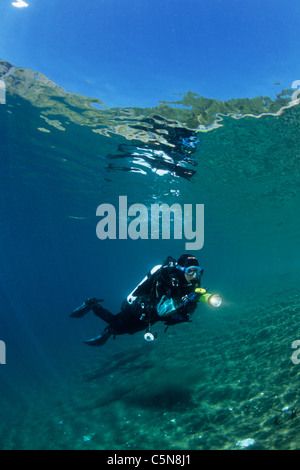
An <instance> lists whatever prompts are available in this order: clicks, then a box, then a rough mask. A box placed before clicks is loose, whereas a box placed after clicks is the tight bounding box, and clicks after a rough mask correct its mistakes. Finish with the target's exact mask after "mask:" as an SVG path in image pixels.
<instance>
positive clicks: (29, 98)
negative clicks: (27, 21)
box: [0, 63, 300, 450]
mask: <svg viewBox="0 0 300 470" xmlns="http://www.w3.org/2000/svg"><path fill="white" fill-rule="evenodd" d="M7 70H8V71H9V70H10V71H11V72H12V74H11V75H10V77H12V78H8V79H7V83H8V85H9V86H8V90H7V96H6V104H5V105H4V104H3V105H1V106H0V128H1V141H0V153H1V158H0V167H1V171H0V180H1V181H0V187H1V191H0V224H1V230H0V243H1V251H0V265H1V270H0V301H1V317H0V339H1V340H2V341H4V342H5V345H6V364H3V365H0V374H1V389H0V394H1V406H0V417H1V419H0V447H1V448H2V449H124V450H128V449H150V450H151V449H190V450H192V449H199V450H200V449H240V448H246V447H251V448H253V449H298V448H299V445H300V421H299V420H300V417H299V416H300V411H299V378H300V364H295V363H294V362H293V361H292V360H291V357H292V353H293V349H292V343H293V342H294V341H295V340H299V339H300V332H299V298H300V294H299V240H300V218H299V215H300V214H299V207H300V197H299V182H300V181H299V173H300V166H299V154H300V143H299V130H300V108H299V106H298V105H296V106H290V107H289V106H287V105H288V103H289V99H290V98H288V99H286V101H280V100H279V102H274V103H268V102H267V101H266V100H262V99H260V100H258V101H254V102H252V103H250V104H249V103H248V102H247V106H249V109H248V108H247V106H246V104H245V103H244V102H243V101H240V102H238V100H237V102H234V103H229V104H228V103H227V104H226V103H220V102H219V103H218V105H216V103H214V102H213V101H212V100H208V101H209V102H206V101H205V100H204V101H203V100H202V98H201V97H200V98H199V97H197V96H194V95H193V94H191V95H188V96H187V97H186V98H185V100H186V101H183V103H175V104H174V103H171V104H168V105H167V104H165V105H161V106H160V107H157V108H156V109H150V108H145V109H140V108H136V109H134V108H133V109H130V108H128V109H127V108H112V109H109V110H107V109H105V106H102V105H101V103H99V102H96V101H95V100H94V102H91V101H90V99H88V98H84V97H78V95H69V94H67V93H65V92H64V91H63V90H62V89H60V87H59V86H58V85H55V84H53V83H52V82H50V81H47V80H46V79H45V78H44V77H43V76H39V74H38V73H33V72H31V71H28V70H26V69H21V70H17V71H16V70H15V71H14V70H13V69H11V68H9V67H8V65H7V64H5V63H2V72H3V74H5V73H7V72H6V71H7ZM18 74H21V75H22V81H19V80H18V76H19V75H18ZM9 80H11V81H9ZM26 80H27V82H26ZM23 83H25V84H26V86H24V87H23V88H22V86H23V85H22V84H23ZM28 83H30V84H31V86H27V85H28ZM270 107H271V108H270ZM281 107H286V109H283V110H282V112H280V109H281ZM218 112H220V113H222V116H221V119H217V120H216V114H217V113H218ZM251 114H252V115H251ZM260 114H262V115H261V116H260V118H256V117H257V116H258V115H260ZM272 114H273V115H272ZM199 115H201V116H202V117H201V119H202V120H200V121H199V120H198V121H197V118H196V116H199ZM255 116H256V117H255ZM233 117H234V118H233ZM219 118H220V116H219ZM216 123H217V125H216ZM120 195H126V196H127V198H128V204H133V203H142V204H144V205H146V206H147V207H149V205H150V204H152V203H154V202H156V203H157V202H159V203H162V202H165V203H167V204H169V205H171V204H173V203H179V204H182V205H183V204H193V205H195V204H204V206H205V241H204V247H203V248H202V249H201V250H199V251H195V252H193V253H194V254H195V255H196V256H197V257H198V259H199V261H200V264H201V266H203V267H204V278H203V285H204V286H207V287H209V288H210V290H211V291H215V292H219V293H220V294H221V296H222V297H223V304H222V306H221V307H220V308H219V309H218V310H212V309H210V308H209V307H208V306H206V305H201V306H200V305H199V307H198V308H197V311H196V312H195V314H194V315H193V322H192V323H187V324H183V325H176V326H173V327H170V328H169V329H168V330H167V331H164V326H163V325H157V326H156V325H155V327H156V328H154V329H155V330H156V331H157V333H158V336H157V339H156V340H155V341H154V342H153V343H147V342H146V341H144V338H143V334H142V333H137V334H135V335H133V336H127V335H126V336H119V337H117V338H116V340H115V341H114V340H112V339H110V340H109V342H108V343H107V344H106V345H105V346H104V347H102V348H89V347H88V346H86V345H85V344H83V343H82V341H83V340H84V339H86V338H90V337H93V336H95V335H96V334H99V333H100V332H101V330H102V329H103V327H104V323H103V322H102V321H101V320H99V319H98V318H95V317H94V316H93V317H92V315H87V316H85V317H84V318H83V319H81V320H74V319H70V318H69V314H70V312H71V311H72V309H73V308H74V307H76V306H78V305H80V304H81V303H82V301H83V300H85V299H86V298H87V297H95V296H96V297H101V298H104V305H105V306H106V307H107V308H108V309H109V310H111V311H113V312H114V313H117V312H118V311H119V309H120V306H121V303H122V301H123V300H124V299H125V298H126V296H127V295H128V293H129V292H131V291H132V290H133V288H134V287H135V286H136V285H137V283H138V282H140V280H141V279H142V278H143V277H144V276H145V274H146V273H147V272H148V271H149V269H151V268H152V267H153V266H154V265H156V264H160V263H162V262H163V261H164V260H165V258H166V257H167V256H168V255H171V256H173V257H176V258H177V257H179V256H180V254H182V253H184V252H185V240H184V239H182V240H176V239H172V238H171V239H170V240H162V239H158V240H153V239H148V240H142V239H139V240H131V239H127V240H118V239H117V240H100V239H99V238H97V236H96V225H97V222H98V219H97V217H96V209H97V207H98V205H99V204H103V203H111V204H114V205H115V207H117V205H118V198H119V196H120Z"/></svg>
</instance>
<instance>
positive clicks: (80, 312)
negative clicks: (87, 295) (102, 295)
mask: <svg viewBox="0 0 300 470" xmlns="http://www.w3.org/2000/svg"><path fill="white" fill-rule="evenodd" d="M98 302H103V299H96V298H92V299H87V300H86V301H85V302H83V304H82V305H80V307H77V308H75V309H74V310H73V312H72V313H71V315H70V317H72V318H81V317H83V316H84V315H86V314H87V313H88V312H89V311H90V310H91V309H92V308H93V307H94V306H95V305H97V303H98Z"/></svg>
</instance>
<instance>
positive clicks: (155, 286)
mask: <svg viewBox="0 0 300 470" xmlns="http://www.w3.org/2000/svg"><path fill="white" fill-rule="evenodd" d="M202 274H203V268H201V267H200V266H199V263H198V260H197V258H195V256H193V255H188V254H184V255H182V256H180V258H179V259H178V261H177V262H176V260H175V259H173V258H172V257H171V256H169V257H168V258H167V260H166V261H165V262H164V263H163V264H162V265H157V266H154V268H152V269H151V271H150V272H149V273H148V274H147V276H146V277H144V279H143V280H142V281H141V282H140V283H139V284H138V286H137V287H136V288H135V289H134V290H133V291H132V292H131V293H130V294H129V295H128V297H127V299H126V300H125V301H124V302H123V305H122V308H121V312H120V313H118V314H117V315H113V314H112V313H111V312H109V311H108V310H107V309H105V308H104V307H103V306H102V305H101V302H103V299H96V298H91V299H87V300H86V301H85V302H84V303H83V304H82V305H81V306H80V307H78V308H76V309H74V310H73V312H72V313H71V315H70V316H71V317H72V318H81V317H83V316H84V315H86V314H87V313H88V312H89V311H90V310H92V311H93V313H94V314H95V315H96V316H97V317H100V318H101V319H102V320H104V321H105V322H106V323H108V326H107V327H106V328H105V329H104V331H103V332H102V334H100V335H99V336H97V337H96V338H92V339H90V340H86V341H84V343H86V344H88V345H90V346H102V345H103V344H105V343H106V341H107V340H108V339H109V338H110V336H113V337H114V338H115V337H116V336H117V335H122V334H126V333H127V334H130V335H132V334H134V333H136V332H138V331H142V330H145V329H146V333H145V335H144V338H145V340H147V341H153V340H154V338H155V335H153V334H152V333H151V326H152V325H154V323H156V322H158V321H163V322H164V324H165V325H166V326H167V327H168V326H169V325H175V324H177V323H182V322H188V321H191V320H190V316H191V315H192V313H193V312H194V311H195V309H196V307H197V302H198V301H199V300H202V301H204V302H205V303H209V304H210V305H213V306H215V307H218V306H219V305H220V304H221V298H220V296H219V295H218V294H214V295H211V294H207V291H206V289H203V288H201V286H200V284H201V277H202Z"/></svg>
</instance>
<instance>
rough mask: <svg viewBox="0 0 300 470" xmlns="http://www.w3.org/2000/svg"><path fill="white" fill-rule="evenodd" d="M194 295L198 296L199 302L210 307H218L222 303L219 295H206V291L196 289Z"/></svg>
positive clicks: (200, 288) (199, 288)
mask: <svg viewBox="0 0 300 470" xmlns="http://www.w3.org/2000/svg"><path fill="white" fill-rule="evenodd" d="M195 292H196V294H200V297H199V302H204V303H205V304H208V305H210V306H211V307H215V308H217V307H220V305H221V303H222V298H221V296H220V295H219V294H208V293H207V292H206V289H204V288H202V287H198V288H197V289H195Z"/></svg>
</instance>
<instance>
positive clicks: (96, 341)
mask: <svg viewBox="0 0 300 470" xmlns="http://www.w3.org/2000/svg"><path fill="white" fill-rule="evenodd" d="M111 335H112V331H111V330H107V331H103V333H102V334H101V335H99V336H96V338H92V339H87V340H86V341H83V342H84V343H85V344H88V345H89V346H103V344H105V343H106V341H107V340H108V338H110V336H111Z"/></svg>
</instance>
